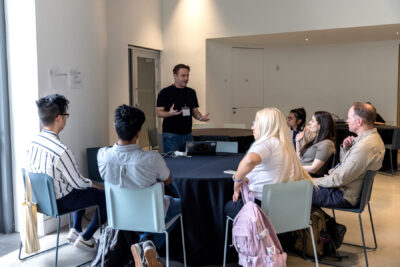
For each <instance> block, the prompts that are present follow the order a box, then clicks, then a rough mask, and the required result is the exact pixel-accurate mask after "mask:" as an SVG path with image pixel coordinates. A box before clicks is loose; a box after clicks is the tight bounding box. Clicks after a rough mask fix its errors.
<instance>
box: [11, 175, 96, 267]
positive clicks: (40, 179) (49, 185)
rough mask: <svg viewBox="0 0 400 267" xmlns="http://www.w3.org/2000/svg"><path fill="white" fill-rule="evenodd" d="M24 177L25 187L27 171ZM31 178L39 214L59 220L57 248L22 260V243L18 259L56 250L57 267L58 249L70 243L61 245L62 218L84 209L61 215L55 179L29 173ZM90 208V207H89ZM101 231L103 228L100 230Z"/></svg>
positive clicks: (55, 264)
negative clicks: (55, 192)
mask: <svg viewBox="0 0 400 267" xmlns="http://www.w3.org/2000/svg"><path fill="white" fill-rule="evenodd" d="M22 176H23V179H24V185H25V169H22ZM29 178H30V180H31V185H32V201H33V202H34V203H36V205H37V209H38V212H40V213H43V214H45V215H47V216H50V217H56V218H57V219H58V224H57V241H56V246H55V247H52V248H49V249H47V250H44V251H40V252H38V253H35V254H32V255H29V256H27V257H23V258H21V250H22V242H20V246H19V253H18V259H19V260H26V259H29V258H31V257H33V256H37V255H39V254H42V253H45V252H48V251H50V250H53V249H55V250H56V258H55V262H54V266H55V267H57V262H58V248H60V247H62V246H65V245H68V244H69V243H68V242H66V243H63V244H61V245H59V237H60V222H61V216H62V215H65V214H71V213H73V212H76V211H79V210H82V209H78V210H74V211H71V212H66V213H60V212H58V209H57V202H56V196H55V194H54V186H53V178H52V177H50V176H48V175H47V174H44V173H31V172H30V173H29ZM95 207H96V208H97V212H98V213H99V225H101V222H100V209H99V207H98V206H95ZM87 208H88V207H87ZM70 221H71V219H69V220H68V223H69V228H70V227H71V225H70ZM100 231H101V228H100ZM91 261H92V260H90V261H87V262H84V263H82V264H80V265H78V266H82V265H85V264H87V263H89V262H91Z"/></svg>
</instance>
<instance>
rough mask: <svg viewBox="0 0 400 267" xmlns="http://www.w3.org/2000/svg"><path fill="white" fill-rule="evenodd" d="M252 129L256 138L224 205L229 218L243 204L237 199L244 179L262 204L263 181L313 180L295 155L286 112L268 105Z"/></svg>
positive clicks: (257, 117)
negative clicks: (230, 196) (230, 198)
mask: <svg viewBox="0 0 400 267" xmlns="http://www.w3.org/2000/svg"><path fill="white" fill-rule="evenodd" d="M252 130H253V135H254V139H255V142H254V143H253V144H252V145H251V147H250V149H249V151H248V152H247V154H246V156H244V158H243V159H242V161H241V162H240V163H239V166H238V169H237V172H236V174H235V175H233V179H234V181H235V184H234V188H233V191H234V192H233V197H232V200H233V201H229V202H228V203H227V204H226V205H225V209H224V210H225V214H226V215H228V216H231V217H232V218H234V217H235V216H236V214H237V213H238V212H239V210H240V209H241V207H242V206H243V202H242V200H241V199H239V196H240V186H241V184H242V183H243V182H247V183H248V184H249V189H250V190H251V191H252V192H254V195H255V198H256V203H257V204H261V199H262V190H263V186H264V185H265V184H275V183H288V182H294V181H298V180H302V179H310V180H311V181H312V179H311V177H310V175H309V174H308V173H307V172H306V171H305V170H304V169H303V167H302V166H301V164H300V162H299V159H298V158H297V155H296V153H295V151H294V147H293V144H292V142H291V140H290V137H289V129H288V126H287V124H286V119H285V116H284V115H283V114H282V112H281V111H280V110H279V109H277V108H274V107H271V108H264V109H262V110H260V111H258V112H257V114H256V118H255V121H254V123H253V127H252Z"/></svg>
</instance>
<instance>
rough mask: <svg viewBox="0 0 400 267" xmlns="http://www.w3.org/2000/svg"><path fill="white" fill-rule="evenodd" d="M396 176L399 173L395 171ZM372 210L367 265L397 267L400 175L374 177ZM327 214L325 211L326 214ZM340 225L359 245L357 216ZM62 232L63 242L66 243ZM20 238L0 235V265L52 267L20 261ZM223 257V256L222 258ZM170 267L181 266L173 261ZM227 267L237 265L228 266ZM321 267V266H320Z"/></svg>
mask: <svg viewBox="0 0 400 267" xmlns="http://www.w3.org/2000/svg"><path fill="white" fill-rule="evenodd" d="M397 174H400V172H398V173H397ZM371 209H372V214H373V219H374V224H375V229H376V235H377V239H378V249H377V250H376V251H368V260H369V265H370V266H385V267H386V266H400V213H399V210H400V176H385V175H381V174H377V176H376V178H375V183H374V188H373V193H372V199H371ZM329 212H330V211H328V213H329ZM336 215H337V219H338V222H339V223H342V224H345V225H346V226H347V233H346V236H345V242H346V241H347V242H353V243H354V242H355V243H359V244H361V234H360V228H359V223H358V218H357V215H356V214H350V213H345V212H340V211H338V212H336ZM362 219H363V224H364V227H365V228H364V229H365V230H364V232H365V234H366V242H367V244H369V245H372V244H373V238H372V232H371V226H370V223H369V217H368V212H367V211H365V212H364V213H363V216H362ZM65 234H66V233H65V232H64V233H63V237H62V239H61V242H62V241H65ZM18 242H19V235H18V234H11V235H0V266H1V267H4V266H52V265H53V264H54V252H50V253H46V254H44V255H40V256H38V257H34V258H32V259H29V260H26V261H23V262H20V261H19V260H18ZM54 243H55V235H50V236H46V237H43V238H41V246H42V247H47V246H51V245H52V244H54ZM340 252H341V253H342V254H345V255H348V256H349V258H348V259H347V260H344V261H342V262H340V265H341V266H365V261H364V254H363V250H362V249H361V248H356V247H351V246H347V245H343V246H342V247H341V248H340ZM91 257H92V255H91V254H90V253H87V252H84V251H82V250H79V249H76V248H74V247H73V246H66V247H63V248H61V249H60V253H59V266H75V265H78V264H79V263H81V262H84V261H86V260H89V259H90V258H91ZM221 258H222V255H221ZM170 266H171V267H172V266H179V267H180V266H183V265H182V264H180V263H177V262H172V263H171V265H170ZM230 266H236V264H231V265H230ZM287 266H315V264H314V263H313V262H308V261H304V260H303V259H302V258H300V257H298V256H295V255H289V257H288V260H287ZM321 266H323V265H322V264H321Z"/></svg>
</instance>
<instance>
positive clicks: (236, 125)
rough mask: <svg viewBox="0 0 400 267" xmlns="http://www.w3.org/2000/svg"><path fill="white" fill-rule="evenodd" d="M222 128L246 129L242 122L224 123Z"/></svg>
mask: <svg viewBox="0 0 400 267" xmlns="http://www.w3.org/2000/svg"><path fill="white" fill-rule="evenodd" d="M224 128H235V129H246V124H244V123H224Z"/></svg>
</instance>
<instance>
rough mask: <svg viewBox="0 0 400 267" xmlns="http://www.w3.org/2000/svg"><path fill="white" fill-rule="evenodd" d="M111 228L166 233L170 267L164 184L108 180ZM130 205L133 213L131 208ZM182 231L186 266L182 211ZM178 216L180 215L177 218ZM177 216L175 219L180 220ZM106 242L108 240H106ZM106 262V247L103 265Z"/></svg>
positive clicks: (184, 257)
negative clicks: (134, 184) (128, 184)
mask: <svg viewBox="0 0 400 267" xmlns="http://www.w3.org/2000/svg"><path fill="white" fill-rule="evenodd" d="M104 185H105V194H106V205H107V217H108V226H107V228H106V233H105V235H104V240H106V234H107V230H108V228H113V229H119V230H126V231H137V232H147V233H164V234H165V235H166V264H167V267H169V241H168V232H167V229H166V226H165V219H164V202H163V191H162V186H161V184H160V183H156V184H154V185H152V186H150V187H148V188H146V189H141V190H135V189H131V188H121V187H119V186H117V185H112V184H110V183H107V182H105V183H104ZM128 207H129V212H127V208H128ZM179 218H180V221H181V231H182V247H183V260H184V266H185V267H186V252H185V238H184V234H183V218H182V214H179ZM176 219H178V216H177V217H176ZM176 219H175V220H176ZM104 245H105V242H104ZM103 264H104V246H103V258H102V266H103Z"/></svg>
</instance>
